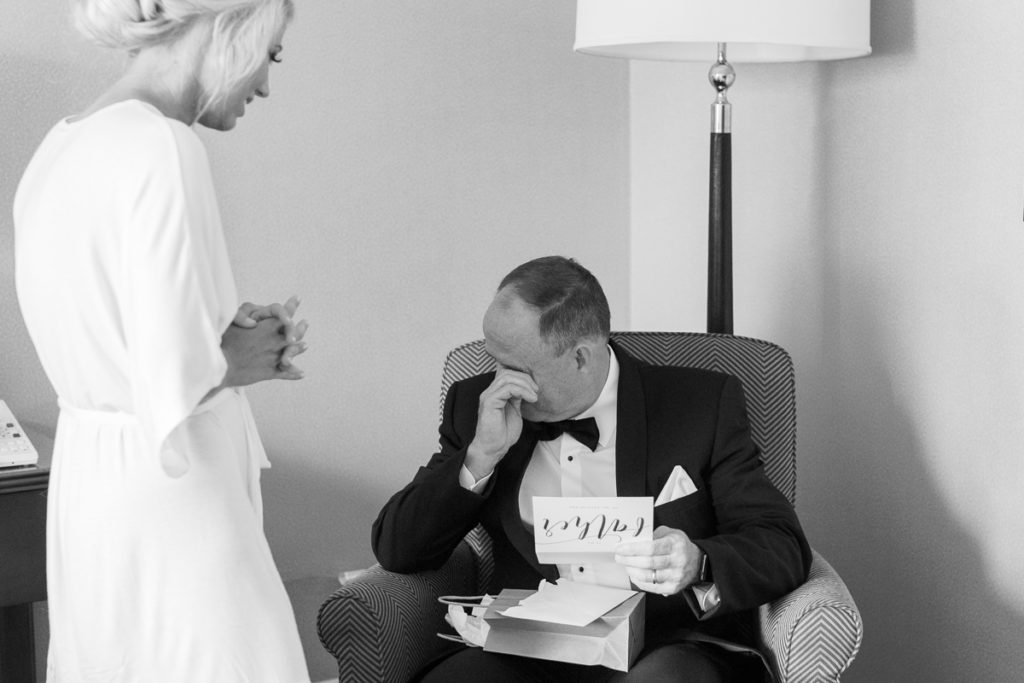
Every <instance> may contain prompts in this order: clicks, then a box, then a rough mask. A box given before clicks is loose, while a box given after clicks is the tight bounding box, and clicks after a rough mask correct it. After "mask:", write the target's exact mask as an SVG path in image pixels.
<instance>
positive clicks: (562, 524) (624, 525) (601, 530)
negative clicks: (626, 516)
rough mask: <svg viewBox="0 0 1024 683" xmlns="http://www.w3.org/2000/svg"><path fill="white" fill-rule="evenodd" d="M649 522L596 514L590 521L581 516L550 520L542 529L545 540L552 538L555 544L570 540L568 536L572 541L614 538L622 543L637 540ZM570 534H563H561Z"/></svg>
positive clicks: (544, 520) (542, 523)
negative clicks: (630, 539) (627, 539)
mask: <svg viewBox="0 0 1024 683" xmlns="http://www.w3.org/2000/svg"><path fill="white" fill-rule="evenodd" d="M646 525H647V520H645V519H644V518H643V517H637V518H636V519H635V521H629V520H623V519H619V518H618V517H609V516H608V515H605V514H596V515H594V516H593V517H591V518H590V519H584V518H583V517H581V516H580V515H574V516H572V517H570V518H568V519H548V518H544V519H543V520H542V522H541V529H542V530H543V532H544V538H552V539H554V541H553V542H556V543H557V542H559V541H560V540H570V539H567V538H565V537H566V536H574V539H571V540H580V541H587V540H598V541H600V540H603V539H604V538H606V537H609V536H611V537H613V538H614V539H616V540H618V541H621V540H622V539H623V538H637V537H639V536H640V535H641V534H642V533H643V530H644V529H645V528H646ZM566 531H568V532H570V533H569V534H562V533H561V532H566Z"/></svg>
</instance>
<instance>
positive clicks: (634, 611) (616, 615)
mask: <svg viewBox="0 0 1024 683" xmlns="http://www.w3.org/2000/svg"><path fill="white" fill-rule="evenodd" d="M533 592H534V591H529V590H513V589H508V588H506V589H505V590H503V591H501V593H500V594H499V595H498V596H497V597H496V598H495V599H494V601H493V602H492V603H491V604H490V605H488V607H487V611H486V612H485V613H484V616H483V620H484V622H485V623H486V625H487V627H488V628H487V637H486V640H485V641H484V645H483V649H484V651H486V652H500V653H503V654H510V655H520V656H522V657H534V658H537V659H550V660H553V661H557V662H569V663H572V664H585V665H594V664H598V665H600V666H605V667H608V668H610V669H615V670H616V671H629V667H630V666H632V664H633V662H635V661H636V658H637V657H638V656H639V654H640V651H641V650H642V649H643V647H644V605H645V603H644V597H645V596H644V594H643V593H638V594H636V595H634V596H632V597H631V598H629V599H627V600H626V601H625V602H623V603H621V604H620V605H618V606H617V607H615V608H613V609H611V610H610V611H608V612H606V613H605V614H604V615H603V616H601V617H599V618H598V619H596V620H594V621H592V622H591V623H589V624H587V625H586V626H567V625H563V624H553V623H549V622H544V621H531V620H526V619H516V618H513V617H506V616H502V615H501V614H499V612H500V611H502V610H505V609H507V608H509V607H512V606H514V605H517V604H519V601H520V600H522V599H523V598H526V597H527V596H529V595H530V594H531V593H533Z"/></svg>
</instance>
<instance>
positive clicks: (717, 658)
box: [417, 642, 765, 683]
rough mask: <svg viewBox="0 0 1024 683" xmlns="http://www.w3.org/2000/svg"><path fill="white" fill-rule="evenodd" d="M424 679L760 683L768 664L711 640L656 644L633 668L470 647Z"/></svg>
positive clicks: (428, 682)
mask: <svg viewBox="0 0 1024 683" xmlns="http://www.w3.org/2000/svg"><path fill="white" fill-rule="evenodd" d="M417 680H419V681H422V683H459V682H460V681H484V682H485V683H501V682H503V681H510V682H511V681H515V682H517V683H518V682H520V681H522V682H523V683H761V682H762V681H764V680H765V668H764V665H763V664H762V663H761V660H760V659H758V658H757V657H756V656H754V655H747V654H739V653H733V652H728V651H726V650H723V649H721V648H718V647H716V646H714V645H710V644H707V643H696V642H685V643H669V644H664V645H657V646H654V647H652V648H650V649H648V650H644V651H643V652H641V653H640V656H639V657H638V658H637V660H636V662H635V663H634V664H633V666H632V667H631V668H630V670H629V671H628V672H622V671H614V670H612V669H608V668H606V667H603V666H582V665H579V664H565V663H562V662H551V661H548V660H544V659H532V658H530V657H516V656H512V655H500V654H493V653H490V652H484V651H483V650H481V649H480V648H478V647H467V648H466V649H464V650H459V651H457V652H456V653H455V654H453V655H451V656H449V657H448V658H446V659H444V660H442V661H441V662H440V663H438V664H436V665H435V666H434V667H433V668H431V669H430V670H429V671H427V672H426V673H425V674H423V676H422V677H421V678H419V679H417Z"/></svg>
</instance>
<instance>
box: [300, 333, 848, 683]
mask: <svg viewBox="0 0 1024 683" xmlns="http://www.w3.org/2000/svg"><path fill="white" fill-rule="evenodd" d="M612 338H613V339H614V340H615V341H616V342H617V343H618V344H619V345H620V346H621V347H622V348H624V349H626V351H628V352H629V353H630V354H632V355H633V356H634V357H637V358H640V359H642V360H645V361H647V362H649V363H653V364H655V365H681V366H688V367H698V368H705V369H709V370H719V371H721V372H727V373H729V374H732V375H735V376H737V377H739V378H740V380H741V381H742V382H743V388H744V391H745V393H746V398H747V412H748V414H749V417H750V427H751V431H752V433H753V437H754V441H756V442H757V444H758V446H760V448H761V453H762V458H763V460H764V463H765V469H766V471H767V473H768V476H769V477H770V478H771V480H772V482H773V483H774V484H775V485H776V486H777V487H778V488H779V490H780V491H782V492H783V493H784V494H785V495H786V496H787V497H788V498H789V499H790V501H791V502H792V501H794V499H795V494H796V393H795V388H794V375H793V361H792V359H791V358H790V357H789V354H788V353H786V351H784V350H783V349H781V348H779V347H778V346H775V345H774V344H770V343H768V342H764V341H760V340H757V339H748V338H744V337H734V336H730V335H719V334H699V333H675V332H619V333H613V334H612ZM493 369H494V362H493V361H492V360H491V359H490V358H489V357H488V356H487V354H486V353H485V352H484V345H483V342H482V341H476V342H471V343H469V344H465V345H463V346H460V347H458V348H456V349H454V350H452V351H451V352H450V353H449V354H448V359H447V361H446V362H445V368H444V377H443V380H442V389H441V404H442V406H443V405H444V394H445V393H446V392H447V390H448V387H450V386H451V385H452V383H453V382H455V381H458V380H460V379H465V378H467V377H471V376H473V375H476V374H479V373H481V372H487V371H489V370H493ZM492 571H493V559H492V557H491V554H490V539H489V538H488V537H487V535H486V533H485V532H484V531H483V530H482V528H480V527H477V528H476V529H475V530H474V531H473V532H471V533H470V534H469V535H468V536H467V537H466V539H465V541H464V542H463V543H461V544H460V545H459V547H458V548H457V549H456V550H455V552H454V553H453V554H452V556H451V558H450V559H449V560H448V563H447V564H446V565H445V566H444V567H442V568H441V569H439V570H437V571H432V572H422V573H419V574H411V575H401V574H392V573H390V572H386V571H384V570H383V569H381V568H380V567H379V566H374V567H372V568H370V569H368V570H366V571H365V572H363V573H362V574H361V575H360V576H359V577H358V578H357V579H355V580H353V581H351V582H349V583H347V584H345V585H344V586H342V587H341V588H340V589H339V590H337V591H336V592H335V593H334V594H333V595H331V596H330V597H329V598H328V599H327V600H326V601H325V602H324V604H323V605H322V606H321V608H320V613H319V616H318V619H317V628H318V632H319V634H320V640H321V642H323V644H324V647H326V648H327V649H328V650H329V651H330V652H331V653H332V654H333V655H334V656H335V657H337V659H338V671H339V676H340V680H341V683H377V682H380V683H402V682H404V681H407V680H408V679H409V678H410V677H411V676H412V675H413V674H414V673H415V672H416V671H417V670H419V668H420V667H421V666H423V665H424V664H425V663H426V662H428V661H430V660H431V659H433V658H435V657H437V656H439V655H440V654H443V653H444V652H445V650H446V649H448V648H450V647H453V644H452V643H450V642H449V641H446V640H443V639H441V638H438V637H437V635H436V634H437V632H438V631H442V630H447V627H446V626H445V625H444V607H443V606H442V605H440V604H439V603H438V602H437V596H439V595H477V594H479V593H481V592H482V588H481V587H482V586H486V585H487V584H488V580H489V578H490V576H491V572H492ZM759 616H760V632H759V642H760V645H761V649H762V650H763V651H764V653H765V655H766V656H767V658H768V660H769V661H770V662H771V664H772V667H773V669H774V674H775V678H776V680H777V681H779V682H780V683H787V682H793V683H804V682H818V681H837V680H839V677H840V675H841V674H842V673H843V671H845V670H846V669H847V667H849V665H850V663H851V662H852V661H853V658H854V657H855V656H856V654H857V650H858V649H859V648H860V643H861V639H862V636H863V626H862V624H861V619H860V612H859V611H858V610H857V606H856V604H855V603H854V601H853V598H852V597H851V596H850V593H849V591H848V590H847V589H846V585H845V584H844V583H843V580H842V579H841V578H840V577H839V575H838V574H837V573H836V572H835V570H833V569H832V567H831V566H830V565H829V564H828V563H827V562H826V561H825V560H824V559H823V558H822V557H821V556H820V555H819V554H818V553H817V552H815V553H814V561H813V564H812V566H811V572H810V577H809V578H808V580H807V582H806V583H805V584H804V585H803V586H801V587H800V588H798V589H797V590H795V591H793V592H792V593H790V594H789V595H786V596H784V597H782V598H780V599H779V600H776V601H775V602H773V603H770V604H767V605H762V606H761V608H760V615H759ZM455 647H462V646H455Z"/></svg>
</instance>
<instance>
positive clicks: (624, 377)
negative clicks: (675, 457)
mask: <svg viewBox="0 0 1024 683" xmlns="http://www.w3.org/2000/svg"><path fill="white" fill-rule="evenodd" d="M611 346H612V350H613V351H614V352H615V358H616V359H617V360H618V361H619V392H618V405H617V408H616V413H617V417H616V421H617V424H616V427H615V494H616V495H617V496H645V495H647V408H646V404H645V401H644V392H643V384H642V383H641V380H640V367H641V366H640V362H639V361H637V360H635V359H634V358H632V357H631V356H629V354H627V353H626V352H625V351H623V350H622V349H621V348H619V347H618V346H617V345H616V344H615V343H614V342H612V343H611Z"/></svg>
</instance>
